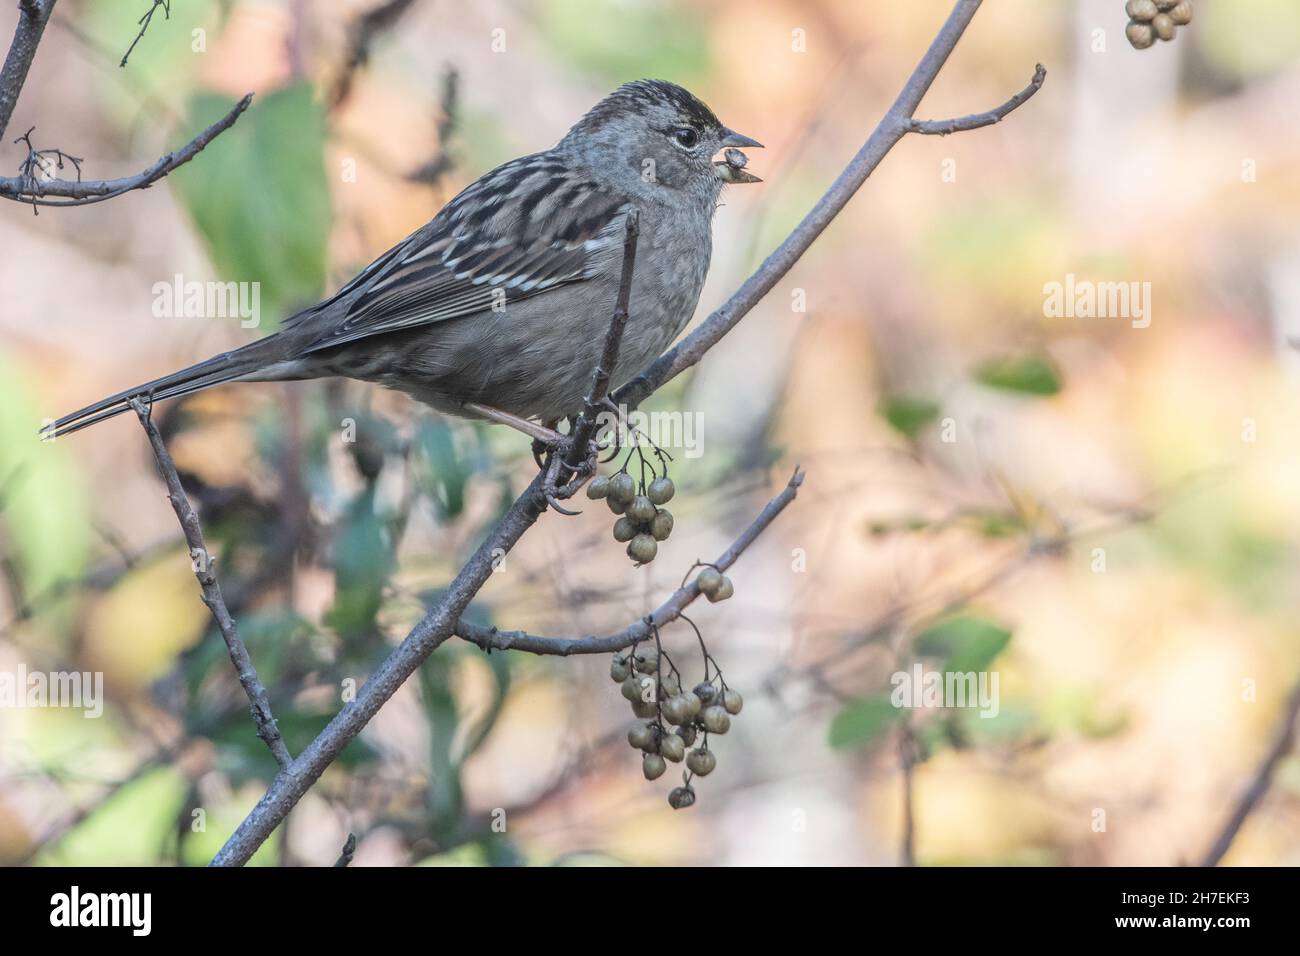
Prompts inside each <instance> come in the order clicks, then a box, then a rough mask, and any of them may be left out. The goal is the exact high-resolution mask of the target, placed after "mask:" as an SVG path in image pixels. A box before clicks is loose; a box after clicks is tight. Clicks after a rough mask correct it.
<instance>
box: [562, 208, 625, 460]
mask: <svg viewBox="0 0 1300 956" xmlns="http://www.w3.org/2000/svg"><path fill="white" fill-rule="evenodd" d="M640 234H641V226H640V219H639V217H638V216H637V214H636V213H635V212H629V213H628V214H627V219H626V220H625V221H624V229H623V268H622V271H621V272H620V273H619V277H618V297H617V298H616V299H615V300H614V316H613V318H611V319H610V322H609V331H608V332H606V333H605V346H604V348H603V349H602V350H601V353H600V362H599V363H598V364H597V365H596V370H595V371H594V372H592V373H591V389H590V390H589V391H588V392H587V397H586V399H585V400H584V403H583V409H582V414H581V415H580V416H579V418H578V421H577V422H576V423H575V424H574V426H573V435H572V439H573V444H572V446H571V447H570V448H569V454H568V457H567V458H566V459H565V462H564V464H565V466H566V467H567V468H568V469H569V470H570V471H578V469H579V468H581V467H582V464H583V463H584V462H585V461H586V450H587V443H588V442H590V441H591V439H592V438H593V437H595V434H596V422H597V420H598V419H599V418H600V413H601V411H602V410H603V409H604V407H605V399H606V397H607V396H608V395H609V380H610V376H612V375H613V374H614V369H615V368H616V367H617V366H618V355H619V352H620V351H621V350H622V348H623V330H624V329H626V328H627V314H628V308H629V302H630V300H631V298H632V273H633V271H634V270H635V268H636V244H637V238H638V237H639V236H640Z"/></svg>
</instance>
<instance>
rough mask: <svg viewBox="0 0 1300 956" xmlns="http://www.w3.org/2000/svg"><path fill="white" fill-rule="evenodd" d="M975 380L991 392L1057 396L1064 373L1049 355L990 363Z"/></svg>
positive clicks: (1009, 358)
mask: <svg viewBox="0 0 1300 956" xmlns="http://www.w3.org/2000/svg"><path fill="white" fill-rule="evenodd" d="M975 378H976V380H977V381H979V382H981V383H983V384H984V385H987V386H989V387H990V388H1000V389H1003V390H1005V391H1008V392H1020V393H1021V394H1024V395H1055V394H1056V393H1057V392H1059V391H1060V390H1061V376H1060V373H1059V372H1057V370H1056V366H1055V365H1054V364H1053V363H1052V360H1051V359H1050V358H1048V357H1047V356H1046V355H1019V356H1004V357H1001V358H995V359H990V360H989V361H987V362H985V363H984V364H983V365H981V366H980V367H979V368H978V369H977V370H976V372H975Z"/></svg>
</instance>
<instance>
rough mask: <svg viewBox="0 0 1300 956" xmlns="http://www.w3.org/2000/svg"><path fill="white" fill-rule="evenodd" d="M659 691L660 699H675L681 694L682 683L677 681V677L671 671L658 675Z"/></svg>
mask: <svg viewBox="0 0 1300 956" xmlns="http://www.w3.org/2000/svg"><path fill="white" fill-rule="evenodd" d="M659 690H660V692H661V693H660V695H659V696H660V697H661V698H668V697H676V696H677V695H678V694H680V693H681V692H682V682H681V681H680V680H678V679H677V675H676V674H674V673H673V672H672V671H669V672H668V673H666V674H660V675H659Z"/></svg>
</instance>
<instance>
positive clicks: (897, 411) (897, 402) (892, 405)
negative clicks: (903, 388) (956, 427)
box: [880, 395, 941, 438]
mask: <svg viewBox="0 0 1300 956" xmlns="http://www.w3.org/2000/svg"><path fill="white" fill-rule="evenodd" d="M940 407H941V406H940V405H939V403H938V402H936V401H934V400H932V399H929V398H921V397H919V396H915V395H891V396H889V397H887V398H886V399H885V400H884V401H883V402H882V403H881V407H880V413H881V414H882V415H884V417H885V421H887V422H889V424H890V425H891V426H893V429H894V431H896V432H898V433H899V434H901V435H903V436H905V437H907V438H915V437H916V436H917V435H918V434H920V432H921V429H923V428H925V426H926V425H929V424H930V423H931V422H932V421H934V420H935V419H936V418H937V417H938V416H939V410H940Z"/></svg>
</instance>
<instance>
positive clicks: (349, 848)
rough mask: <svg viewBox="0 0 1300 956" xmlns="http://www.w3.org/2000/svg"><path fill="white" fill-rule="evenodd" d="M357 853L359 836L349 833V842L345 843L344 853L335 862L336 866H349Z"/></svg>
mask: <svg viewBox="0 0 1300 956" xmlns="http://www.w3.org/2000/svg"><path fill="white" fill-rule="evenodd" d="M356 852H357V835H356V834H355V833H349V834H348V838H347V840H345V841H344V843H343V852H342V853H340V854H339V858H338V859H337V860H335V861H334V865H335V866H347V865H348V864H349V863H351V862H352V855H353V854H354V853H356Z"/></svg>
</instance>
